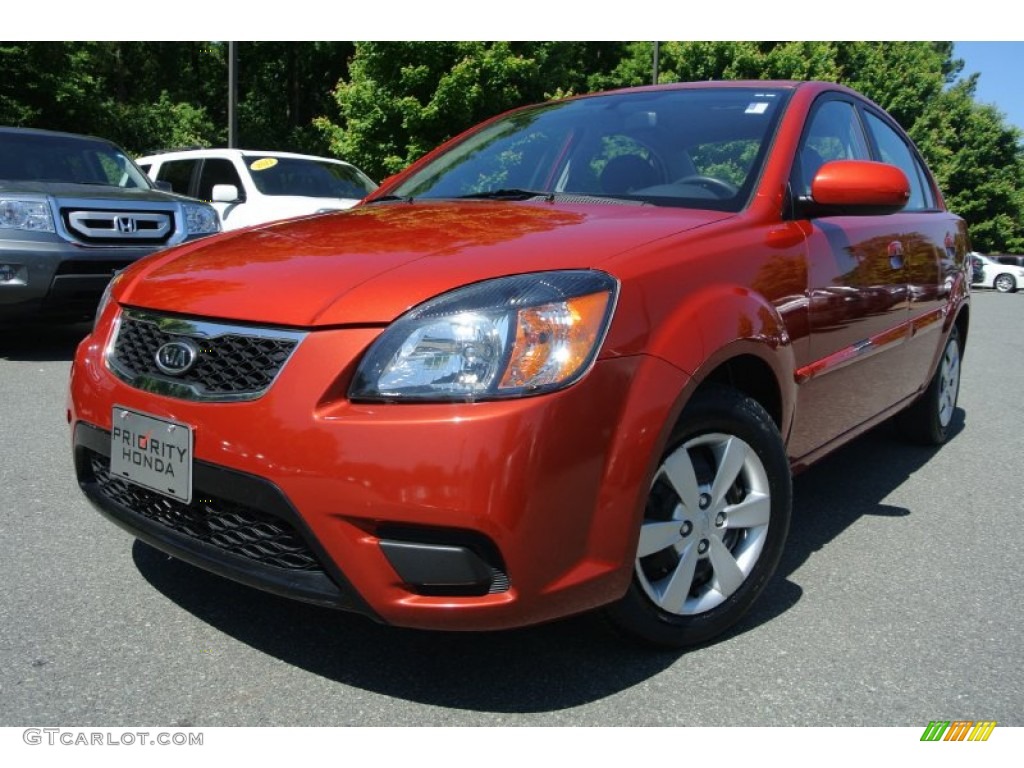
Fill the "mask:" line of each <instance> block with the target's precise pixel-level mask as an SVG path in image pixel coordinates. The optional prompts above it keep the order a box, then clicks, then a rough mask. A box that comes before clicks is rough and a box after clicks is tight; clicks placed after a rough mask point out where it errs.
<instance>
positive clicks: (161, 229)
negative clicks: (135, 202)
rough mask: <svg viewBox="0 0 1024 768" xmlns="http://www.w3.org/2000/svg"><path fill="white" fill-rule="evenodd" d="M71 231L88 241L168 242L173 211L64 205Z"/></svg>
mask: <svg viewBox="0 0 1024 768" xmlns="http://www.w3.org/2000/svg"><path fill="white" fill-rule="evenodd" d="M61 213H62V214H63V217H64V225H65V226H66V227H67V230H68V232H69V233H70V234H72V235H74V236H75V237H77V238H78V239H79V240H81V241H83V242H86V243H122V244H123V243H125V242H131V243H138V244H139V245H145V244H147V243H149V244H156V243H163V242H166V241H167V239H168V238H169V237H170V236H171V234H172V233H173V232H174V215H173V214H172V213H171V212H170V211H94V210H83V209H70V208H67V209H63V210H62V211H61Z"/></svg>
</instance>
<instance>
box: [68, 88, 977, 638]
mask: <svg viewBox="0 0 1024 768" xmlns="http://www.w3.org/2000/svg"><path fill="white" fill-rule="evenodd" d="M968 250H969V248H968V239H967V234H966V231H965V227H964V223H963V222H962V221H961V219H959V218H958V217H956V216H955V215H953V214H951V213H949V212H948V211H947V210H946V209H945V207H944V204H943V200H942V196H941V194H940V193H939V190H938V188H937V187H936V184H935V181H934V179H933V178H932V176H931V174H930V173H929V172H928V170H927V168H926V167H925V164H924V162H923V161H922V159H921V156H920V154H919V153H918V151H917V150H916V149H915V148H914V145H913V144H912V142H911V141H910V140H909V139H908V138H907V136H906V134H905V133H904V132H903V131H902V130H901V129H900V127H899V126H898V125H897V124H896V123H895V122H894V121H893V120H892V119H891V118H890V117H889V116H887V115H886V114H885V112H883V111H882V110H881V109H880V108H879V107H878V106H876V105H875V104H873V103H871V102H870V101H868V100H867V99H865V98H863V97H861V96H860V95H858V94H857V93H855V92H853V91H851V90H849V89H847V88H844V87H841V86H838V85H834V84H831V83H794V82H730V83H699V84H678V85H670V86H659V87H651V88H638V89H632V90H623V91H617V92H612V93H604V94H595V95H592V96H584V97H579V98H573V99H567V100H564V101H558V102H553V103H548V104H542V105H539V106H533V107H528V108H525V109H520V110H517V111H514V112H510V113H508V114H505V115H502V116H499V117H497V118H495V119H493V120H491V121H489V122H487V123H484V124H483V125H481V126H479V127H477V128H475V129H473V130H470V131H468V132H466V133H465V134H463V135H461V136H459V137H457V138H456V139H454V140H452V141H450V142H448V143H447V144H445V145H444V146H443V147H441V148H439V149H438V150H436V151H434V152H433V153H431V154H430V155H428V156H426V157H425V158H423V159H422V160H421V161H419V162H417V163H416V164H415V165H413V166H411V167H410V168H409V169H407V170H406V171H405V172H403V173H402V174H400V175H399V176H398V177H395V178H394V179H392V180H390V181H389V182H388V183H386V184H385V185H384V186H383V187H382V188H381V189H380V190H378V192H377V193H375V194H374V195H372V196H371V197H370V198H368V199H367V200H366V201H365V202H364V203H363V204H361V205H360V206H358V207H356V208H354V209H352V210H350V211H347V212H342V213H336V214H328V215H320V216H313V217H308V218H304V219H300V220H294V221H290V222H285V223H277V224H272V225H265V226H260V227H257V228H253V229H249V230H244V231H239V232H230V233H226V234H223V235H221V236H217V237H214V238H211V239H208V240H204V241H202V242H199V243H194V244H188V245H184V246H181V247H178V248H175V249H171V250H168V251H165V252H163V253H161V254H158V255H155V256H153V257H150V258H147V259H145V260H143V261H141V262H139V263H138V264H136V265H134V266H132V267H130V268H129V269H127V270H125V271H124V272H122V273H121V274H120V275H118V277H117V278H116V279H115V280H114V281H113V283H112V284H111V285H110V288H109V290H108V294H107V297H106V299H105V301H104V303H103V305H102V306H101V308H100V310H99V314H98V317H97V321H96V326H95V329H94V330H93V332H92V334H91V335H90V336H89V337H88V338H86V339H85V341H84V342H83V343H82V345H81V347H80V348H79V350H78V353H77V355H76V358H75V362H74V367H73V370H72V375H71V387H70V399H69V403H70V405H69V412H68V419H69V422H70V424H71V430H72V440H73V445H74V461H75V469H76V472H77V477H78V481H79V483H80V485H81V488H82V490H83V492H84V493H85V494H86V496H87V497H88V498H89V500H90V501H91V502H92V503H93V504H94V505H95V506H96V507H97V508H98V509H99V510H100V511H101V512H102V513H103V514H104V515H106V516H107V517H109V518H110V519H111V520H112V521H114V522H115V523H117V524H118V525H120V526H122V527H124V528H125V529H127V530H128V531H130V532H131V533H132V534H133V535H135V536H137V537H138V538H140V539H142V540H143V541H146V542H148V543H149V544H151V545H153V546H155V547H157V548H159V549H161V550H163V551H165V552H168V553H170V554H171V555H173V556H175V557H178V558H181V559H183V560H186V561H188V562H190V563H193V564H195V565H198V566H200V567H202V568H206V569H208V570H210V571H213V572H215V573H218V574H222V575H223V576H226V577H228V578H231V579H235V580H237V581H240V582H242V583H245V584H249V585H252V586H254V587H259V588H261V589H265V590H269V591H271V592H275V593H278V594H282V595H288V596H291V597H294V598H297V599H300V600H305V601H309V602H312V603H316V604H319V605H324V606H332V607H336V608H341V609H346V610H351V611H356V612H358V613H362V614H365V615H367V616H370V617H372V618H374V619H376V620H378V621H383V622H387V623H391V624H395V625H400V626H405V627H420V628H428V629H446V630H491V629H500V628H505V627H516V626H522V625H528V624H534V623H537V622H543V621H548V620H551V619H557V618H559V617H562V616H567V615H570V614H575V613H579V612H582V611H588V610H591V609H595V608H599V607H603V608H605V609H606V610H607V611H608V613H609V615H610V617H611V618H612V620H613V621H614V622H615V623H617V624H618V625H619V626H620V627H621V628H622V629H623V630H624V631H625V632H627V633H630V634H632V635H634V636H636V637H637V638H641V639H643V640H646V641H648V642H652V643H656V644H661V645H670V646H682V645H692V644H697V643H703V642H706V641H708V640H709V639H711V638H713V637H715V636H716V635H718V634H719V633H721V632H722V631H723V630H725V629H726V628H727V627H729V626H730V625H732V624H734V623H735V622H736V621H737V620H738V619H739V618H740V617H741V616H743V614H744V612H745V611H746V610H747V609H748V608H749V607H750V606H751V604H752V603H753V602H754V601H755V599H756V598H757V597H758V595H759V594H760V593H761V592H762V591H763V590H764V588H765V585H766V584H767V583H768V581H769V579H770V578H771V576H772V573H773V571H774V570H775V567H776V564H777V563H778V561H779V557H780V554H781V553H782V550H783V545H784V542H785V540H786V533H787V529H788V527H789V518H790V506H791V475H792V473H793V471H795V470H800V469H802V468H804V467H805V466H807V465H809V464H811V463H812V462H814V461H815V460H816V459H818V458H820V457H822V456H824V455H826V454H827V453H829V452H830V451H832V450H834V449H835V448H836V447H838V446H840V445H842V444H843V443H845V442H847V441H849V440H850V439H852V438H854V437H855V436H857V435H858V434H860V433H862V432H864V431H865V430H867V429H869V428H871V427H872V426H874V425H876V424H878V423H879V422H881V421H882V420H884V419H887V418H889V417H891V416H897V415H898V417H899V423H900V424H901V426H902V429H903V430H904V431H905V432H906V433H907V434H908V435H909V436H911V437H914V438H915V439H919V440H924V441H927V442H931V443H941V442H942V441H943V440H945V439H946V437H947V436H948V435H949V433H950V429H951V425H952V424H953V423H954V410H955V408H956V400H957V391H958V388H959V380H960V360H961V357H962V355H963V351H964V345H965V342H966V339H967V329H968V320H969V305H968V282H969V281H968V279H967V272H966V268H967V267H966V254H967V252H968Z"/></svg>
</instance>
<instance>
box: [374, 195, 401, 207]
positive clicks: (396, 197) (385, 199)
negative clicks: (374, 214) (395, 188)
mask: <svg viewBox="0 0 1024 768" xmlns="http://www.w3.org/2000/svg"><path fill="white" fill-rule="evenodd" d="M395 201H397V202H400V203H411V202H412V198H411V197H406V196H405V195H384V196H383V197H375V198H374V199H373V200H367V201H366V204H367V205H371V204H373V203H392V202H395Z"/></svg>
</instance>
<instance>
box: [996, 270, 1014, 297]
mask: <svg viewBox="0 0 1024 768" xmlns="http://www.w3.org/2000/svg"><path fill="white" fill-rule="evenodd" d="M993 285H994V286H995V288H996V290H997V291H999V292H1000V293H1014V292H1015V291H1016V290H1017V281H1016V280H1014V279H1013V275H1005V274H1004V275H999V276H997V277H996V279H995V282H994V283H993Z"/></svg>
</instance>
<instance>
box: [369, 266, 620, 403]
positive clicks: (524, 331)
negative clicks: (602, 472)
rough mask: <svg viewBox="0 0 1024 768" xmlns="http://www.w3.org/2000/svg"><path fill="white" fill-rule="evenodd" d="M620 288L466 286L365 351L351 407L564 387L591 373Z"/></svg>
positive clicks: (551, 276)
mask: <svg viewBox="0 0 1024 768" xmlns="http://www.w3.org/2000/svg"><path fill="white" fill-rule="evenodd" d="M617 294H618V282H617V281H616V280H615V279H614V278H613V277H611V276H610V275H607V274H605V273H604V272H596V271H593V270H566V271H559V272H535V273H530V274H525V275H514V276H511V277H501V278H497V279H493V280H485V281H483V282H480V283H474V284H473V285H468V286H465V287H462V288H457V289H456V290H453V291H450V292H448V293H445V294H442V295H441V296H438V297H436V298H434V299H431V300H429V301H427V302H425V303H423V304H421V305H420V306H418V307H415V308H414V309H412V310H411V311H409V312H407V313H406V314H405V315H403V316H402V317H400V318H399V319H398V320H396V321H395V322H394V323H392V325H391V326H390V327H388V329H387V330H386V331H384V333H382V334H381V335H380V336H379V337H378V338H377V340H376V341H375V342H374V343H373V344H372V345H371V347H370V349H369V350H368V351H367V353H366V357H364V358H363V361H362V363H361V364H360V365H359V369H358V370H357V371H356V375H355V378H354V379H353V381H352V385H351V387H350V389H349V398H350V399H352V400H418V401H425V400H434V401H444V400H459V401H471V400H485V399H496V398H506V397H522V396H525V395H533V394H540V393H543V392H551V391H554V390H557V389H562V388H563V387H567V386H569V385H570V384H572V383H573V382H575V381H577V380H578V379H579V378H580V377H581V376H583V375H584V374H585V373H586V372H587V371H588V370H589V369H590V366H591V365H593V362H594V359H595V358H596V357H597V353H598V350H599V349H600V347H601V343H602V342H603V341H604V337H605V334H606V333H607V331H608V326H609V324H610V322H611V318H612V312H613V310H614V308H615V299H616V296H617Z"/></svg>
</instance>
